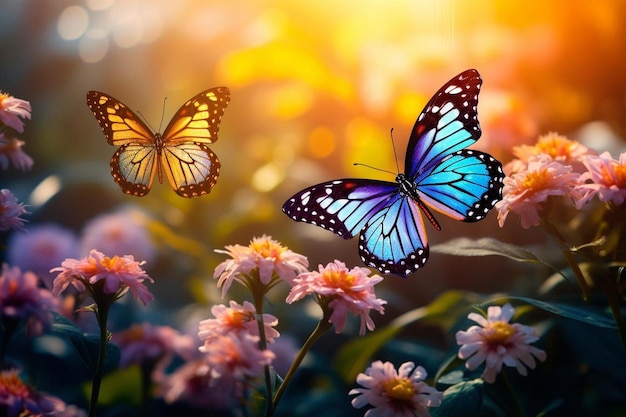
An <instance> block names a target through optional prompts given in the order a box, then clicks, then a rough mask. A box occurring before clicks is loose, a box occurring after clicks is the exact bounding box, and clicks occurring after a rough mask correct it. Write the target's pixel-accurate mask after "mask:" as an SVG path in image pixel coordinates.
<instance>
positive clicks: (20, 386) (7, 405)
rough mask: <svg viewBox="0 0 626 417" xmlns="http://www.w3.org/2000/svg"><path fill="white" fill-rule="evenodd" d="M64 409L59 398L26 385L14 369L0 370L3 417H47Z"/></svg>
mask: <svg viewBox="0 0 626 417" xmlns="http://www.w3.org/2000/svg"><path fill="white" fill-rule="evenodd" d="M64 408H65V404H64V403H63V401H61V400H60V399H59V398H56V397H53V396H50V395H46V394H43V393H40V392H37V391H35V390H34V389H32V388H31V387H29V386H28V385H26V384H25V383H24V381H22V379H21V378H20V377H19V375H18V371H17V370H16V369H2V370H0V410H2V415H3V416H6V417H21V416H44V415H46V416H47V415H53V413H55V412H58V411H61V410H63V409H64Z"/></svg>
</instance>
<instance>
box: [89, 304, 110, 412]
mask: <svg viewBox="0 0 626 417" xmlns="http://www.w3.org/2000/svg"><path fill="white" fill-rule="evenodd" d="M109 307H110V304H108V303H106V302H103V303H98V305H97V311H96V317H97V319H98V326H100V348H99V351H98V363H97V364H96V373H95V375H94V377H93V385H92V386H91V399H90V401H89V417H95V416H96V407H97V405H98V396H99V395H100V385H101V384H102V377H103V376H104V360H105V358H106V350H107V342H108V332H107V318H108V315H109Z"/></svg>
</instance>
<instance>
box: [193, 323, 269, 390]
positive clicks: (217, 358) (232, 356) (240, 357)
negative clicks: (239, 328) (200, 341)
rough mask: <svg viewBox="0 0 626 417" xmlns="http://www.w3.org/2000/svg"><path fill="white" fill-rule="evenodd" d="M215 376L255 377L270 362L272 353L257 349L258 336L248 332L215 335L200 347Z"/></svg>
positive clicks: (244, 379)
mask: <svg viewBox="0 0 626 417" xmlns="http://www.w3.org/2000/svg"><path fill="white" fill-rule="evenodd" d="M200 352H204V353H206V361H207V363H208V364H209V366H210V367H211V371H212V373H213V376H214V377H216V378H219V377H222V376H227V377H234V378H235V379H236V380H239V381H246V380H248V379H250V378H257V377H259V376H261V375H262V374H263V371H264V369H265V365H269V364H271V363H272V360H273V359H274V354H273V353H272V352H271V351H269V350H267V349H265V350H261V349H259V338H258V337H255V336H252V335H249V334H239V335H238V334H235V333H229V334H228V335H226V336H221V335H217V336H215V337H212V338H211V339H209V340H207V341H206V343H205V344H204V345H203V346H201V347H200Z"/></svg>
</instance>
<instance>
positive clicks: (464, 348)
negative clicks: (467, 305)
mask: <svg viewBox="0 0 626 417" xmlns="http://www.w3.org/2000/svg"><path fill="white" fill-rule="evenodd" d="M514 313H515V309H514V308H513V307H512V306H511V305H510V304H505V305H504V306H502V307H498V306H491V307H489V308H488V309H487V317H483V316H482V315H480V314H477V313H470V314H469V315H468V316H467V317H468V318H469V319H470V320H473V321H475V322H476V323H478V324H479V326H472V327H470V328H469V329H467V331H459V332H457V333H456V343H457V344H459V345H461V347H460V348H459V354H458V355H459V358H461V359H467V362H465V366H466V368H467V369H469V370H470V371H471V370H474V369H476V368H477V367H478V366H479V365H480V364H482V363H483V362H484V363H485V364H486V367H485V371H484V372H483V379H484V380H485V382H488V383H493V382H494V381H495V380H496V375H497V374H498V373H499V372H500V370H501V369H502V364H504V365H506V366H511V367H515V368H517V371H518V372H519V373H520V374H521V375H524V376H525V375H526V374H527V371H526V367H528V368H530V369H534V368H535V358H537V359H539V360H540V361H544V360H545V359H546V353H545V352H544V351H543V350H541V349H538V348H536V347H534V346H531V345H530V344H531V343H534V342H536V341H537V340H538V339H539V338H538V337H537V333H536V331H535V329H533V328H532V327H529V326H524V325H522V324H519V323H513V324H510V323H509V321H510V320H511V318H513V314H514Z"/></svg>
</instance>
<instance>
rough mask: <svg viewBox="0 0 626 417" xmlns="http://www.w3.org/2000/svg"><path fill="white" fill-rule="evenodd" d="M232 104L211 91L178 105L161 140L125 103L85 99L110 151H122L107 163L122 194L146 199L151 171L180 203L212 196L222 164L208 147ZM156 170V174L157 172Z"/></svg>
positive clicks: (93, 96) (222, 91)
mask: <svg viewBox="0 0 626 417" xmlns="http://www.w3.org/2000/svg"><path fill="white" fill-rule="evenodd" d="M229 101H230V92H229V90H228V88H226V87H215V88H210V89H208V90H206V91H203V92H201V93H200V94H198V95H196V96H194V97H193V98H192V99H190V100H189V101H187V102H186V103H185V104H183V105H182V107H181V108H180V109H178V111H177V112H176V114H175V115H174V117H173V118H172V120H171V121H170V122H169V124H168V125H167V127H166V128H165V131H164V132H163V134H160V133H153V132H152V130H151V129H150V128H149V127H148V126H147V125H146V124H145V123H144V122H142V121H141V119H139V117H137V115H136V114H135V113H133V112H132V111H131V110H130V109H129V108H128V107H127V106H126V105H125V104H124V103H122V102H121V101H119V100H117V99H115V98H113V97H111V96H109V95H107V94H105V93H101V92H99V91H90V92H88V93H87V105H88V106H89V108H90V109H91V111H92V112H93V114H94V116H96V120H97V121H98V124H100V127H101V128H102V131H103V132H104V136H105V137H106V139H107V142H109V144H110V145H115V146H120V148H119V149H118V150H117V151H116V152H115V154H114V155H113V158H111V175H113V179H114V180H115V182H116V183H117V184H118V185H119V186H120V187H121V188H122V191H124V192H125V193H126V194H131V195H135V196H138V197H141V196H144V195H146V194H148V192H149V191H150V187H152V181H153V180H154V173H155V171H156V172H157V174H158V177H159V182H160V183H163V171H165V174H166V176H167V179H168V180H169V183H170V185H171V186H172V188H173V189H174V191H176V193H177V194H178V195H180V196H182V197H198V196H201V195H204V194H207V193H209V192H210V191H211V189H212V188H213V186H214V185H215V183H216V182H217V177H218V175H219V173H220V161H219V160H218V159H217V156H216V155H215V154H214V153H213V151H211V149H209V147H208V146H207V145H206V144H207V143H213V142H215V141H216V140H217V133H218V130H219V125H220V121H221V119H222V115H223V114H224V109H225V108H226V106H227V105H228V103H229ZM155 168H156V169H155Z"/></svg>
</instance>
